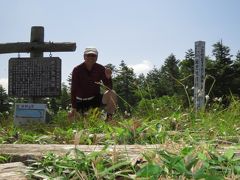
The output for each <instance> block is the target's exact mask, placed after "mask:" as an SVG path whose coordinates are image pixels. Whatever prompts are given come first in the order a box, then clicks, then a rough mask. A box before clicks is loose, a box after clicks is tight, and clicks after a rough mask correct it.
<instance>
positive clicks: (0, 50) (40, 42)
mask: <svg viewBox="0 0 240 180" xmlns="http://www.w3.org/2000/svg"><path fill="white" fill-rule="evenodd" d="M75 50H76V43H54V42H44V27H42V26H33V27H32V28H31V40H30V42H17V43H5V44H0V54H4V53H30V58H33V59H34V58H36V59H37V58H38V59H39V58H43V53H44V52H64V51H75ZM30 101H32V102H33V101H34V97H32V98H31V99H30Z"/></svg>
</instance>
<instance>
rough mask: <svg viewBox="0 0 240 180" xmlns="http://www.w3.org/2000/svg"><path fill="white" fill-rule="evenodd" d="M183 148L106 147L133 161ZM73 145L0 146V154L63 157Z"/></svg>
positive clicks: (97, 148) (89, 148) (89, 147)
mask: <svg viewBox="0 0 240 180" xmlns="http://www.w3.org/2000/svg"><path fill="white" fill-rule="evenodd" d="M104 147H105V146H104V145H78V146H77V149H79V150H81V151H83V152H84V153H91V152H94V151H101V150H102V149H103V148H104ZM183 147H184V144H182V145H179V144H177V143H173V142H171V143H169V144H154V145H116V146H113V145H111V146H108V148H107V151H108V152H109V153H110V154H111V153H114V152H118V153H120V154H124V155H126V156H127V157H128V158H129V159H135V158H138V157H140V156H141V154H142V153H144V152H146V151H151V150H161V149H165V150H168V151H170V152H173V153H176V152H178V151H179V150H180V149H182V148H183ZM74 148H75V146H74V145H60V144H46V145H40V144H1V145H0V154H7V155H11V156H18V157H22V158H23V159H26V158H29V157H35V158H39V157H42V156H43V155H44V154H45V153H47V152H53V153H55V154H57V155H64V154H66V153H67V152H70V151H71V150H74Z"/></svg>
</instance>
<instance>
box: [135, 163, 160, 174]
mask: <svg viewBox="0 0 240 180" xmlns="http://www.w3.org/2000/svg"><path fill="white" fill-rule="evenodd" d="M162 172H163V169H162V168H161V167H160V166H159V165H155V164H147V165H146V166H144V167H143V168H142V169H140V170H139V171H138V172H137V177H152V176H154V177H159V176H160V175H161V174H162Z"/></svg>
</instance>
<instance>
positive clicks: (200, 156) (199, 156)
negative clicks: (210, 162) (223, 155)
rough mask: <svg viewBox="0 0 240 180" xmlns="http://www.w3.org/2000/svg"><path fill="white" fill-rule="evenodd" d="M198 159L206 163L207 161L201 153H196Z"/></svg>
mask: <svg viewBox="0 0 240 180" xmlns="http://www.w3.org/2000/svg"><path fill="white" fill-rule="evenodd" d="M198 158H199V159H201V160H203V161H206V160H207V156H206V155H205V154H203V153H202V152H199V153H198Z"/></svg>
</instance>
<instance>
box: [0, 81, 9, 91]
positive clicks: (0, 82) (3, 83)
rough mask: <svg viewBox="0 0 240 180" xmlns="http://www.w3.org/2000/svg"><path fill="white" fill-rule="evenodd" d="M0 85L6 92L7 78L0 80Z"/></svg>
mask: <svg viewBox="0 0 240 180" xmlns="http://www.w3.org/2000/svg"><path fill="white" fill-rule="evenodd" d="M0 85H2V87H3V88H4V89H5V90H6V91H8V79H7V78H0Z"/></svg>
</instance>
